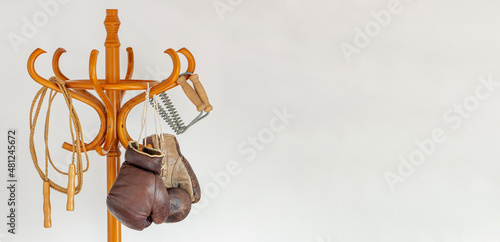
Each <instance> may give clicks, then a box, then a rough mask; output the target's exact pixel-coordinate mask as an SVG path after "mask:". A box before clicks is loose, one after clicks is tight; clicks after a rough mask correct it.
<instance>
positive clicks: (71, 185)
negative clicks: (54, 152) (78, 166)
mask: <svg viewBox="0 0 500 242" xmlns="http://www.w3.org/2000/svg"><path fill="white" fill-rule="evenodd" d="M66 210H68V211H74V210H75V164H70V165H69V170H68V203H67V204H66Z"/></svg>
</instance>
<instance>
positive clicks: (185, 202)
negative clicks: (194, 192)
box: [165, 187, 191, 223]
mask: <svg viewBox="0 0 500 242" xmlns="http://www.w3.org/2000/svg"><path fill="white" fill-rule="evenodd" d="M167 191H168V195H169V196H170V214H169V215H168V218H167V220H165V223H175V222H179V221H181V220H183V219H185V218H186V217H187V216H188V214H189V212H190V211H191V198H190V197H189V195H188V194H187V192H185V191H184V190H182V189H180V188H177V187H172V188H168V189H167Z"/></svg>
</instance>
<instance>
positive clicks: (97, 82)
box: [28, 9, 195, 242]
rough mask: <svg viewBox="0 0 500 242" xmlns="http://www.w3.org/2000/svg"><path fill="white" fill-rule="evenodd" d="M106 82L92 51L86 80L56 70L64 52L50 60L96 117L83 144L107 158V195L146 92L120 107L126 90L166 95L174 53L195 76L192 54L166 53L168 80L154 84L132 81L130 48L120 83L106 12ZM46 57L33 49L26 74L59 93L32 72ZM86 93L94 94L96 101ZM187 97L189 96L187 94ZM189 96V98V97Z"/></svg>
mask: <svg viewBox="0 0 500 242" xmlns="http://www.w3.org/2000/svg"><path fill="white" fill-rule="evenodd" d="M104 26H105V27H106V33H107V36H106V41H105V43H104V46H105V48H106V78H105V79H98V78H97V74H96V64H97V55H98V53H99V52H98V51H97V50H95V49H94V50H92V52H91V54H90V61H89V79H85V80H69V78H67V77H66V76H65V75H64V74H63V73H62V72H61V70H60V68H59V58H60V57H61V55H62V54H63V53H64V52H66V50H64V49H63V48H59V49H57V50H56V51H55V53H54V56H53V59H52V69H53V71H54V74H55V75H56V76H57V77H59V78H61V79H62V80H64V81H65V85H66V87H67V88H68V89H69V90H70V93H71V96H72V98H74V99H76V100H79V101H81V102H83V103H86V104H88V105H89V106H91V107H92V108H93V109H94V110H95V111H96V112H97V114H98V115H99V118H100V122H101V127H100V129H99V132H98V134H97V136H96V137H95V138H94V139H93V140H92V141H91V142H89V143H88V144H85V148H86V150H95V151H96V152H97V153H98V154H100V155H102V156H106V158H107V169H106V170H107V172H106V173H107V189H108V190H107V191H108V192H109V190H110V189H111V187H112V186H113V183H114V181H115V179H116V175H117V173H118V170H119V168H120V154H121V152H120V145H121V146H122V147H127V146H128V142H129V141H130V140H132V138H130V135H129V134H128V132H127V127H126V120H127V116H128V114H129V112H130V110H132V108H134V107H135V106H136V105H138V104H139V103H141V102H143V101H144V100H145V98H146V97H145V96H146V92H142V93H141V94H139V95H137V96H135V97H133V98H132V99H130V100H128V101H127V102H125V104H123V105H121V103H122V100H123V97H124V94H125V92H126V91H127V90H146V88H147V86H148V84H149V86H150V87H152V88H151V90H150V96H149V97H148V98H150V97H152V96H153V95H155V94H159V93H161V92H165V91H167V90H169V89H171V88H173V87H175V86H177V85H178V84H177V83H176V80H177V78H178V76H179V73H180V61H179V56H178V54H177V53H181V54H182V55H184V56H185V57H186V58H187V60H188V68H187V70H186V72H190V73H194V69H195V60H194V57H193V55H192V54H191V52H189V50H187V49H186V48H182V49H180V50H178V51H175V50H173V49H167V50H166V51H165V53H167V54H168V55H169V56H170V57H171V59H172V62H173V70H172V73H171V74H170V76H169V77H168V78H167V79H165V80H164V81H162V82H158V81H154V80H135V79H132V74H133V71H134V53H133V50H132V48H130V47H128V48H127V53H128V67H127V73H126V75H125V78H124V79H120V41H119V39H118V29H119V27H120V20H119V19H118V10H117V9H107V10H106V19H105V20H104ZM43 53H46V52H45V51H44V50H42V49H39V48H38V49H36V50H35V51H33V53H32V54H31V55H30V57H29V59H28V72H29V74H30V76H31V78H33V80H35V81H36V82H38V83H39V84H41V85H43V86H45V87H48V88H50V89H53V90H55V91H58V92H61V90H60V89H59V88H58V86H57V85H56V84H55V83H53V82H50V81H48V80H47V79H45V78H43V77H41V76H40V75H38V73H37V72H36V71H35V61H36V59H37V58H38V56H40V55H41V54H43ZM87 90H94V91H95V92H96V93H97V95H98V96H99V98H100V99H99V98H97V97H96V96H94V95H93V94H91V93H90V92H89V91H87ZM186 94H188V93H186ZM188 96H189V94H188ZM63 148H64V149H66V150H69V151H72V150H73V149H72V148H73V146H72V145H71V144H69V143H67V142H65V143H64V144H63ZM107 218H108V241H113V242H114V241H121V224H120V222H118V221H117V220H116V219H115V218H114V217H113V215H111V213H109V211H108V212H107Z"/></svg>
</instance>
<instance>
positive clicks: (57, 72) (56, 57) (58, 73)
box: [52, 48, 69, 81]
mask: <svg viewBox="0 0 500 242" xmlns="http://www.w3.org/2000/svg"><path fill="white" fill-rule="evenodd" d="M65 52H66V50H65V49H64V48H58V49H57V50H56V51H55V52H54V56H53V57H52V70H54V74H55V75H56V76H57V77H59V78H61V79H62V80H64V81H66V80H69V78H67V77H66V76H65V75H64V74H63V73H62V72H61V69H60V68H59V59H60V58H61V55H62V54H63V53H65Z"/></svg>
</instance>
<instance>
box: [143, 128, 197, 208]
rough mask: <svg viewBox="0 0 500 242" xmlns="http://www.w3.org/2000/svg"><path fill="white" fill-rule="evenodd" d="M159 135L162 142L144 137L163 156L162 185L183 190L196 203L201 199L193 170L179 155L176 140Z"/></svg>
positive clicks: (168, 135)
mask: <svg viewBox="0 0 500 242" xmlns="http://www.w3.org/2000/svg"><path fill="white" fill-rule="evenodd" d="M160 135H161V136H163V137H162V138H163V142H162V139H161V138H160V137H158V136H157V135H151V136H148V137H146V143H147V144H151V145H152V146H153V148H155V149H159V150H161V152H163V154H165V157H164V158H163V165H162V168H161V169H162V172H161V176H162V180H163V183H164V184H165V186H166V187H167V188H171V187H177V188H180V189H182V190H184V191H185V192H187V194H188V195H189V197H190V200H191V202H192V203H197V202H198V201H199V200H200V197H201V189H200V184H199V183H198V179H197V178H196V175H195V174H194V171H193V168H191V165H190V164H189V162H188V161H187V160H186V158H185V157H184V156H183V155H182V154H181V150H180V148H179V142H177V138H175V136H174V135H171V134H165V133H163V134H160Z"/></svg>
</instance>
